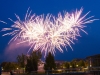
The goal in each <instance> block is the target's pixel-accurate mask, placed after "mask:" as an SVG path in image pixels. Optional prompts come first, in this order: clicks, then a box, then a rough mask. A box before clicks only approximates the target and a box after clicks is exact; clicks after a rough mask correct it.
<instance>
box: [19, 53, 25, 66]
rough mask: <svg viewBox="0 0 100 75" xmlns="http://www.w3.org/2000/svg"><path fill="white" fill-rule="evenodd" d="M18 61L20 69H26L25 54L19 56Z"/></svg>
mask: <svg viewBox="0 0 100 75" xmlns="http://www.w3.org/2000/svg"><path fill="white" fill-rule="evenodd" d="M17 61H18V64H19V66H20V68H25V62H26V55H24V54H22V55H18V56H17Z"/></svg>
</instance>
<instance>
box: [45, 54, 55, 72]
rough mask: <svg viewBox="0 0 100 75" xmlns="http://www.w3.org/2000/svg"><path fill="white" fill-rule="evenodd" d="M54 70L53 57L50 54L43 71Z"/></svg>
mask: <svg viewBox="0 0 100 75" xmlns="http://www.w3.org/2000/svg"><path fill="white" fill-rule="evenodd" d="M55 68H56V64H55V60H54V56H53V55H52V54H51V53H48V55H47V57H46V60H45V64H44V69H45V70H52V69H55Z"/></svg>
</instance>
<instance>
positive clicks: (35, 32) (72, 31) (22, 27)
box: [2, 9, 97, 55]
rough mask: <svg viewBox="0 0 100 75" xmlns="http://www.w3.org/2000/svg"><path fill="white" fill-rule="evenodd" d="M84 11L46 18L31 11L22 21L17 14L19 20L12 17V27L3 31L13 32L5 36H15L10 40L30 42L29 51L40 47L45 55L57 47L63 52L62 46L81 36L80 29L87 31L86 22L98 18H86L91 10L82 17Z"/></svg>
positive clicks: (53, 52) (69, 44)
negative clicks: (85, 28)
mask: <svg viewBox="0 0 100 75" xmlns="http://www.w3.org/2000/svg"><path fill="white" fill-rule="evenodd" d="M82 11H83V9H80V10H79V11H77V10H76V11H75V12H74V13H71V14H70V13H68V12H65V13H64V15H63V16H62V14H61V13H59V14H58V17H54V16H53V15H49V14H48V15H47V16H46V17H45V18H44V16H43V15H40V16H36V15H35V14H33V15H32V16H30V14H31V11H30V12H27V13H26V16H25V21H21V20H20V18H19V16H18V15H16V17H17V21H13V20H12V19H10V20H11V21H13V22H14V24H13V25H12V26H11V27H10V28H3V29H2V31H11V32H8V33H6V34H4V35H3V36H6V35H11V36H13V38H12V39H11V40H10V42H12V41H15V40H16V39H20V40H21V42H18V44H21V43H25V42H28V45H29V46H30V49H29V50H28V52H29V51H30V50H31V49H33V50H38V49H40V50H41V52H45V55H46V54H47V53H48V52H51V53H52V54H55V52H56V49H58V50H59V51H60V52H63V49H62V48H61V46H62V47H65V48H66V46H67V45H68V46H70V47H71V43H74V42H73V40H76V39H77V38H76V37H77V36H80V33H79V31H80V30H82V31H83V32H85V31H84V30H83V28H84V27H85V24H87V23H92V22H93V21H94V20H97V19H92V18H93V17H94V16H91V17H89V18H85V17H86V16H87V15H88V13H89V12H88V13H87V14H85V15H84V16H82V17H81V14H82ZM28 13H29V14H28ZM85 33H86V32H85ZM71 48H72V47H71Z"/></svg>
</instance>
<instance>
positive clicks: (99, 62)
mask: <svg viewBox="0 0 100 75" xmlns="http://www.w3.org/2000/svg"><path fill="white" fill-rule="evenodd" d="M86 60H87V61H88V63H89V67H100V54H97V55H93V56H88V57H86Z"/></svg>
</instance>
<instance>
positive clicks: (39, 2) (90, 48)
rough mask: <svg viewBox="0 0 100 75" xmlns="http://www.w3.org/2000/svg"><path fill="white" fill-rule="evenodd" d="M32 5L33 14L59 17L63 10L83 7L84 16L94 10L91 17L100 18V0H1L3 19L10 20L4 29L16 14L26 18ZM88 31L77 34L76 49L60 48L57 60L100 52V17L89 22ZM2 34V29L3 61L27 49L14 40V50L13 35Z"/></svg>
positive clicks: (1, 24) (0, 50)
mask: <svg viewBox="0 0 100 75" xmlns="http://www.w3.org/2000/svg"><path fill="white" fill-rule="evenodd" d="M29 7H30V9H31V10H32V14H33V13H36V15H41V14H45V15H46V14H48V13H51V14H53V15H55V16H57V14H58V13H59V12H63V11H68V12H74V11H75V10H76V8H77V9H80V8H81V7H83V8H84V10H83V13H82V15H84V14H86V13H87V12H88V11H91V12H90V14H89V15H88V16H87V17H89V16H95V18H97V19H100V0H0V20H3V21H5V22H7V23H8V24H7V25H6V24H3V23H0V30H1V29H2V28H4V27H10V26H11V25H12V24H13V22H11V21H10V20H8V18H11V19H13V20H17V19H16V17H15V15H14V14H15V13H16V14H17V15H19V16H20V18H21V20H24V16H25V14H26V11H27V9H28V8H29ZM85 30H86V31H87V32H88V35H86V34H85V33H83V32H80V34H81V36H82V37H77V38H78V40H76V41H74V42H75V44H71V45H72V47H73V51H72V50H71V49H70V48H69V47H68V51H66V50H64V53H60V52H59V51H57V52H56V54H55V59H56V60H68V61H70V60H72V59H74V58H85V57H87V56H90V55H95V54H100V44H99V43H100V20H98V21H95V22H93V23H91V24H87V28H85ZM2 34H3V32H0V62H2V61H11V60H13V59H15V57H16V55H17V54H19V53H21V52H24V53H25V52H26V50H25V51H24V50H23V47H22V48H18V47H16V45H15V43H13V50H10V49H9V46H8V45H7V43H8V41H9V40H10V39H11V37H8V36H6V37H2ZM25 49H26V48H25Z"/></svg>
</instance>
